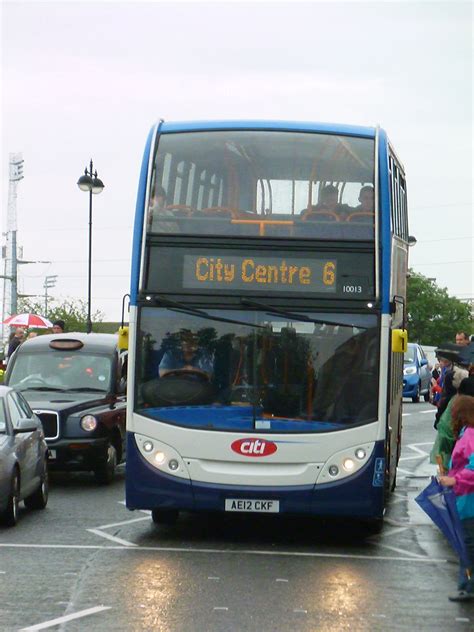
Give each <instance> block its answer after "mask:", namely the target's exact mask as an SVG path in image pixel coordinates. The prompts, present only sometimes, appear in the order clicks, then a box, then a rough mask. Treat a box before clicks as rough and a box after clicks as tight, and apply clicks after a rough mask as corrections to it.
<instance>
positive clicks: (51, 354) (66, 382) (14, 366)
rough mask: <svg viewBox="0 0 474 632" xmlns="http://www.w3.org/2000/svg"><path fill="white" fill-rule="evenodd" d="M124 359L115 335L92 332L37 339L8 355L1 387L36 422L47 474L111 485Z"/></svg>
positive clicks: (120, 437) (121, 433) (119, 447)
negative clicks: (81, 475) (88, 475)
mask: <svg viewBox="0 0 474 632" xmlns="http://www.w3.org/2000/svg"><path fill="white" fill-rule="evenodd" d="M126 358H127V356H126V353H123V352H120V351H119V346H118V335H115V334H95V333H90V334H85V333H65V334H52V335H43V336H37V337H36V338H32V339H31V340H27V341H26V342H24V343H23V344H22V345H21V346H20V347H18V349H17V350H16V351H15V353H14V354H13V355H12V357H11V359H10V361H9V362H8V366H7V372H6V374H5V383H6V384H7V385H9V386H11V387H13V388H15V389H16V390H17V391H20V392H21V393H22V394H23V396H24V397H25V399H26V400H27V401H28V403H29V405H30V407H31V408H32V409H33V411H34V412H35V413H36V414H37V415H38V417H39V418H40V419H41V421H42V424H43V428H44V433H45V437H46V442H47V444H48V448H49V466H50V469H51V470H63V471H64V470H69V471H81V470H82V471H93V472H94V474H95V477H96V479H97V481H98V482H99V483H109V482H110V481H112V479H113V477H114V474H115V468H116V466H117V464H118V463H120V461H121V460H123V458H124V456H125V413H126V396H125V393H126Z"/></svg>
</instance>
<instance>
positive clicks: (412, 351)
mask: <svg viewBox="0 0 474 632" xmlns="http://www.w3.org/2000/svg"><path fill="white" fill-rule="evenodd" d="M415 358H416V347H413V346H411V345H408V349H407V350H406V351H405V354H404V357H403V361H404V363H405V364H413V363H414V362H415Z"/></svg>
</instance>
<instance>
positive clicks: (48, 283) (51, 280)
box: [43, 274, 58, 318]
mask: <svg viewBox="0 0 474 632" xmlns="http://www.w3.org/2000/svg"><path fill="white" fill-rule="evenodd" d="M57 278H58V275H57V274H50V275H49V276H46V277H45V279H44V285H43V287H44V315H45V317H46V318H48V289H49V288H52V287H54V286H55V285H56V279H57Z"/></svg>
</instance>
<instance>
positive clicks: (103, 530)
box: [0, 402, 474, 632]
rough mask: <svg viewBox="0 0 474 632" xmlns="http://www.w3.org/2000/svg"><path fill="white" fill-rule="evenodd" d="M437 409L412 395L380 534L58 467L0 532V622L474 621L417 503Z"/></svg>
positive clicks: (178, 630) (172, 626)
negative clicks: (191, 510) (130, 505)
mask: <svg viewBox="0 0 474 632" xmlns="http://www.w3.org/2000/svg"><path fill="white" fill-rule="evenodd" d="M433 419H434V408H433V407H432V406H430V404H425V403H420V404H412V403H408V402H407V403H406V404H405V405H404V417H403V422H404V434H403V451H402V457H401V461H400V466H399V472H398V486H397V489H396V491H395V493H394V494H393V495H392V498H391V502H390V505H389V507H388V509H387V514H386V524H385V527H384V530H383V531H382V534H381V535H378V536H375V537H372V538H368V539H364V538H362V537H361V534H360V533H357V532H356V531H355V529H354V525H352V524H351V523H350V522H344V523H334V522H327V521H317V520H314V519H296V518H282V517H275V516H253V515H252V516H248V515H235V514H233V515H224V516H217V517H216V516H195V515H190V514H188V515H183V516H182V517H180V520H179V522H178V524H177V525H176V526H175V527H173V528H169V527H156V526H155V525H153V523H152V521H151V518H150V516H149V515H148V514H147V513H145V512H133V513H131V512H129V511H127V509H126V508H125V507H124V504H123V502H124V484H123V483H124V472H123V469H122V470H121V473H120V475H119V476H118V478H117V480H116V482H115V483H114V484H112V485H111V486H109V487H97V486H96V484H95V483H94V481H93V478H92V476H88V475H83V474H76V475H59V474H56V475H55V476H54V477H53V481H52V486H51V495H50V500H49V504H48V507H47V509H46V510H45V511H42V512H31V511H27V510H26V509H23V510H22V511H21V515H20V522H19V524H18V525H17V527H15V528H13V529H5V528H3V529H1V530H0V595H1V601H0V630H2V631H4V630H5V631H11V630H20V629H23V630H42V629H54V630H58V629H59V630H67V631H78V630H81V631H82V630H94V631H95V630H97V631H109V630H114V631H117V632H118V631H121V630H131V631H137V632H138V631H150V630H156V631H163V632H164V631H166V632H187V631H190V632H194V631H196V632H204V631H205V632H207V631H209V632H211V631H212V632H214V631H216V632H217V631H219V632H222V631H239V632H240V631H249V632H250V631H258V632H266V631H282V632H283V631H286V630H288V631H290V630H291V631H293V630H296V631H304V632H306V631H310V630H311V631H315V630H316V631H331V632H334V631H336V632H337V631H339V630H351V631H353V630H364V631H367V630H380V631H382V630H383V631H384V632H386V631H387V630H388V631H394V630H410V631H411V630H421V631H423V630H429V631H434V630H443V631H446V630H450V631H451V630H466V631H467V630H472V629H474V604H473V605H471V604H456V603H451V602H449V601H448V599H447V595H448V593H450V592H452V591H453V590H455V587H456V576H457V560H456V558H455V555H454V553H453V552H452V551H451V549H450V548H449V546H448V545H447V543H446V542H445V540H444V538H443V536H442V535H441V534H440V533H439V532H438V531H437V529H436V528H435V527H434V526H433V525H432V524H431V522H430V521H429V519H428V518H427V517H426V516H425V515H424V514H423V512H422V511H421V510H420V509H419V508H418V506H417V505H416V503H414V501H413V498H414V497H415V496H416V494H417V493H418V492H419V491H420V490H421V489H422V488H423V487H425V486H426V484H427V483H428V481H429V476H430V475H431V474H432V473H434V466H431V465H429V463H428V452H429V449H430V447H431V444H432V442H433V439H434V430H433Z"/></svg>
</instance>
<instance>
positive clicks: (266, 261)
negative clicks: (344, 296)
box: [183, 254, 337, 293]
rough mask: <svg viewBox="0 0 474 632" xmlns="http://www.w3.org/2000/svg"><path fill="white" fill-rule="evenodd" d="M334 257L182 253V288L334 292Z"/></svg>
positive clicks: (335, 285) (335, 264)
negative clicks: (308, 257)
mask: <svg viewBox="0 0 474 632" xmlns="http://www.w3.org/2000/svg"><path fill="white" fill-rule="evenodd" d="M336 287H337V260H336V259H301V258H298V259H297V258H295V257H282V256H280V257H275V256H268V257H255V256H241V255H240V256H230V255H222V256H219V255H217V256H216V255H214V256H210V255H204V254H199V255H196V254H192V255H184V265H183V289H205V288H213V289H225V288H228V289H230V290H253V291H255V290H256V291H271V290H274V291H277V292H282V291H284V292H318V293H321V292H324V293H326V292H327V293H334V292H335V291H336Z"/></svg>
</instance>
